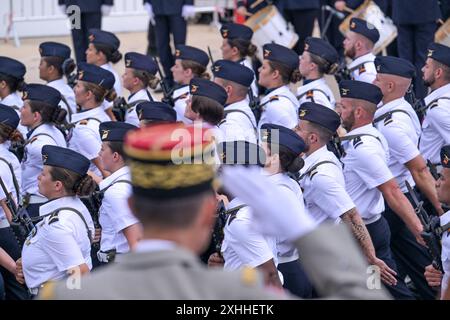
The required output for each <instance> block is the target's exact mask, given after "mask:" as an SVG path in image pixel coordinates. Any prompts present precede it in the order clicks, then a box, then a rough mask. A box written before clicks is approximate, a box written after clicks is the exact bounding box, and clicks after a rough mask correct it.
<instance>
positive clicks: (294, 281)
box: [261, 124, 313, 298]
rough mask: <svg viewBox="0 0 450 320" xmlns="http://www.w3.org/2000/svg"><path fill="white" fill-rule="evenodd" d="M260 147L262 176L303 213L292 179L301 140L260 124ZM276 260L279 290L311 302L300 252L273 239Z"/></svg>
mask: <svg viewBox="0 0 450 320" xmlns="http://www.w3.org/2000/svg"><path fill="white" fill-rule="evenodd" d="M261 146H262V148H263V149H264V151H265V153H266V163H265V167H264V171H265V174H267V175H268V176H269V179H270V180H271V181H272V182H274V183H275V184H276V185H277V186H278V187H279V188H280V189H281V190H283V192H286V193H289V194H290V197H292V198H294V199H296V200H297V202H298V206H299V208H300V210H301V211H302V212H306V211H305V204H304V200H303V194H302V190H301V189H300V186H299V184H298V182H297V181H296V180H294V179H293V178H292V176H294V175H295V174H297V173H298V172H299V171H300V169H301V168H302V167H303V165H304V161H303V159H302V158H301V157H300V154H302V153H303V152H305V151H306V148H307V146H306V144H305V142H304V141H303V139H302V138H301V137H300V136H298V135H297V134H296V133H295V132H294V131H292V130H290V129H288V128H285V127H282V126H279V125H276V124H264V125H263V126H262V127H261ZM292 214H295V212H292ZM291 219H292V218H291ZM277 260H278V270H279V271H280V272H281V273H282V276H283V287H284V288H286V289H287V290H289V292H291V293H292V294H294V295H296V296H298V297H301V298H312V297H313V287H312V285H311V282H310V281H309V279H308V277H307V275H306V274H305V271H304V270H303V268H302V266H301V261H302V256H301V252H300V253H299V252H298V251H297V249H296V248H295V246H294V244H293V243H292V242H291V241H289V240H288V239H287V238H285V237H283V236H279V237H277Z"/></svg>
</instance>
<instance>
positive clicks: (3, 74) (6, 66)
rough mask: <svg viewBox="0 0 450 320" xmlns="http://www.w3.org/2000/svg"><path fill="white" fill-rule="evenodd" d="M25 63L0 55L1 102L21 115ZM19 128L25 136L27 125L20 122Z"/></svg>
mask: <svg viewBox="0 0 450 320" xmlns="http://www.w3.org/2000/svg"><path fill="white" fill-rule="evenodd" d="M25 73H26V67H25V65H24V64H23V63H22V62H20V61H17V60H15V59H12V58H8V57H1V56H0V103H2V104H3V105H5V106H9V107H12V108H13V109H14V110H15V111H16V112H17V114H18V115H19V117H20V110H21V109H22V106H23V100H22V98H21V97H20V96H19V93H18V91H23V89H24V87H25V82H24V76H25ZM17 129H18V130H19V131H20V133H22V135H23V136H25V135H26V134H27V132H28V129H27V127H25V126H23V125H21V124H19V126H18V127H17Z"/></svg>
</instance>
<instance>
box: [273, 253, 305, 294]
mask: <svg viewBox="0 0 450 320" xmlns="http://www.w3.org/2000/svg"><path fill="white" fill-rule="evenodd" d="M278 270H279V271H280V272H281V273H282V274H283V278H284V284H283V287H284V288H285V289H287V290H289V292H290V293H292V294H294V295H296V296H297V297H300V298H304V299H311V298H312V297H313V286H312V284H311V282H310V281H309V279H308V276H307V275H306V273H305V271H304V270H303V268H302V266H301V264H300V261H299V260H298V259H297V260H295V261H291V262H286V263H279V264H278Z"/></svg>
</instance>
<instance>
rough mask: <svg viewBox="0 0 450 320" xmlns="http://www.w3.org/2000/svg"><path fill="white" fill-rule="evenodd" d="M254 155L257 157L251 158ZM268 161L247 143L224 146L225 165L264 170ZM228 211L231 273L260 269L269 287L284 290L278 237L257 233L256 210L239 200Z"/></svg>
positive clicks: (226, 249)
mask: <svg viewBox="0 0 450 320" xmlns="http://www.w3.org/2000/svg"><path fill="white" fill-rule="evenodd" d="M252 152H253V154H251V153H252ZM265 159H266V157H265V156H264V150H263V149H261V148H260V147H259V146H257V145H255V144H252V143H248V142H246V141H245V142H244V141H237V142H228V143H226V142H224V143H223V144H222V150H221V163H222V166H223V165H232V164H238V163H240V164H246V165H259V166H264V164H265ZM229 200H230V203H229V204H228V206H227V209H228V210H229V211H230V212H231V211H233V213H231V214H229V215H228V216H227V217H226V218H227V220H226V224H225V226H224V229H223V233H224V238H223V242H222V246H221V256H222V257H223V260H224V269H225V270H227V271H236V270H242V269H243V268H252V269H258V270H260V271H261V272H262V273H263V274H264V281H265V284H266V285H267V286H273V287H276V288H282V282H280V281H281V280H280V276H279V272H278V270H277V265H278V258H277V257H278V249H277V239H276V237H267V236H264V235H263V234H262V233H260V232H258V230H254V229H253V227H252V226H254V224H255V221H254V218H253V213H252V209H251V208H250V207H248V206H247V205H246V204H245V203H244V202H242V201H241V200H240V199H239V198H238V197H235V198H230V199H229Z"/></svg>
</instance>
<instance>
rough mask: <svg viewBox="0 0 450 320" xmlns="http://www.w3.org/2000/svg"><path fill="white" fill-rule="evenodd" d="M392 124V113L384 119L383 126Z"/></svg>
mask: <svg viewBox="0 0 450 320" xmlns="http://www.w3.org/2000/svg"><path fill="white" fill-rule="evenodd" d="M392 122H394V119H392V113H389V114H388V115H387V116H386V118H384V125H385V126H387V125H388V124H390V123H392Z"/></svg>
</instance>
